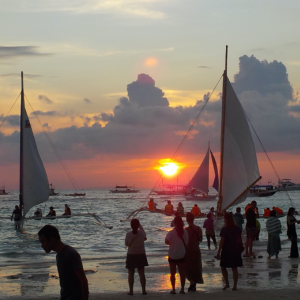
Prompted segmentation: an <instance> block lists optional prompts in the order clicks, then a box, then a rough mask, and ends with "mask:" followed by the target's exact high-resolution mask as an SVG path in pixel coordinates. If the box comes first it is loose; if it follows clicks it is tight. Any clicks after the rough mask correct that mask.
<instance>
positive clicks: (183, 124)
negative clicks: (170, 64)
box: [36, 56, 300, 159]
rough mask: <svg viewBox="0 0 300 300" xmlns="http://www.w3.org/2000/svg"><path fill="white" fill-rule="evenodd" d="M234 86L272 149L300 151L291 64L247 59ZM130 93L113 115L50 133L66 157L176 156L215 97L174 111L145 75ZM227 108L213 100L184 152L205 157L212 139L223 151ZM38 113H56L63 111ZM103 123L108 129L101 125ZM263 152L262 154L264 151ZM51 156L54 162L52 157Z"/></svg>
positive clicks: (242, 60)
mask: <svg viewBox="0 0 300 300" xmlns="http://www.w3.org/2000/svg"><path fill="white" fill-rule="evenodd" d="M232 84H233V87H234V89H235V91H236V93H237V95H238V97H239V99H240V101H241V103H242V105H243V107H244V109H245V111H246V113H247V115H248V117H249V119H250V121H251V123H252V124H253V126H254V128H255V129H256V131H257V133H258V134H259V137H260V139H261V140H262V141H263V143H264V146H265V148H266V149H267V151H269V152H271V151H293V152H294V153H295V152H299V149H300V139H299V128H300V118H299V117H297V115H298V114H297V112H299V110H300V108H299V107H300V105H299V104H297V105H293V106H290V104H291V102H293V101H295V98H294V96H293V95H295V93H293V88H292V86H291V84H290V82H289V80H288V74H287V70H286V68H285V66H284V65H283V64H282V63H280V62H277V61H273V62H270V63H269V62H267V61H264V60H263V61H259V60H258V59H257V58H255V57H254V56H250V57H248V56H242V57H241V58H240V69H239V72H238V73H237V74H236V75H235V76H234V82H233V83H232ZM127 91H128V96H127V97H122V98H120V99H119V103H118V105H117V106H116V107H115V108H114V109H113V111H112V113H104V112H102V113H101V112H99V113H95V115H94V116H90V115H89V116H88V117H87V116H84V115H83V116H80V117H81V118H82V120H83V122H84V126H82V127H76V126H71V127H67V128H61V129H58V130H55V131H53V132H50V133H49V135H50V137H51V139H52V140H53V142H54V143H55V144H56V147H57V149H58V151H59V152H60V153H62V157H67V158H68V159H85V158H86V159H88V158H91V157H93V156H94V155H98V154H100V153H101V154H107V155H109V154H122V155H129V156H130V155H132V156H134V157H135V158H137V157H139V156H140V157H151V156H152V155H156V154H159V155H161V156H163V155H166V156H171V155H172V154H173V153H174V151H175V149H176V148H177V147H178V145H179V143H180V142H181V140H182V136H183V135H184V133H185V132H186V130H187V129H188V128H189V126H190V124H191V121H192V120H194V118H195V117H196V115H197V114H198V112H199V111H200V109H201V108H202V106H203V104H204V102H205V101H206V100H207V98H208V97H209V96H210V95H209V93H208V94H206V95H204V97H203V99H202V100H198V101H197V103H196V105H195V106H177V107H170V105H169V101H168V99H167V98H166V97H165V95H164V92H163V91H162V90H161V89H160V88H158V87H156V86H155V81H154V79H152V78H151V77H150V76H148V75H146V74H140V75H139V76H138V78H137V80H136V81H134V82H132V83H130V84H128V86H127ZM221 107H222V105H221V94H220V95H219V99H218V100H216V101H213V102H208V104H207V105H206V108H205V110H204V111H203V113H202V114H201V116H200V118H199V120H198V121H197V122H196V125H195V128H194V130H193V134H192V136H191V137H190V139H188V140H187V142H186V143H185V145H184V147H183V149H182V152H181V153H188V154H198V153H199V154H200V153H204V152H205V151H206V149H207V144H208V141H210V142H211V148H212V149H213V150H214V151H218V150H219V140H220V127H221V124H220V123H221ZM38 113H39V114H40V115H42V114H44V115H54V114H56V113H57V112H55V111H52V112H51V111H50V112H40V111H39V112H38ZM298 116H299V115H298ZM102 122H104V123H105V126H104V125H103V126H102V125H101V124H100V123H102ZM36 137H37V140H38V143H39V145H41V146H40V147H42V151H45V153H47V151H49V146H48V145H47V146H46V139H44V138H43V137H42V134H38V135H37V136H36ZM257 150H258V151H262V149H260V148H259V147H258V148H257ZM44 156H45V155H44ZM46 157H48V159H50V158H49V157H50V155H49V156H47V155H46Z"/></svg>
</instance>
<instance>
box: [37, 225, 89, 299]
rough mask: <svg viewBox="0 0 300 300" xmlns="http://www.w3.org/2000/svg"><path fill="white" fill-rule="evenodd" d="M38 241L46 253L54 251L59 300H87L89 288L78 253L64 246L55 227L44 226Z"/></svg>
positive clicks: (39, 233)
mask: <svg viewBox="0 0 300 300" xmlns="http://www.w3.org/2000/svg"><path fill="white" fill-rule="evenodd" d="M38 236H39V241H40V242H41V245H42V248H43V249H44V250H45V252H46V253H49V252H51V251H52V250H53V251H55V252H56V253H57V254H56V264H57V270H58V275H59V282H60V287H61V289H60V300H88V298H89V287H88V281H87V278H86V276H85V273H84V270H83V266H82V261H81V257H80V255H79V253H78V252H77V251H76V250H75V249H74V248H73V247H71V246H69V245H66V244H64V243H63V242H62V241H61V239H60V235H59V232H58V230H57V228H56V227H54V226H52V225H45V226H44V227H43V228H42V229H41V230H40V231H39V232H38Z"/></svg>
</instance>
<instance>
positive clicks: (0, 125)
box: [0, 93, 21, 128]
mask: <svg viewBox="0 0 300 300" xmlns="http://www.w3.org/2000/svg"><path fill="white" fill-rule="evenodd" d="M20 96H21V93H20V94H19V96H18V97H17V99H16V100H15V102H14V103H13V105H12V107H11V108H10V109H9V111H8V113H7V114H6V116H5V118H4V119H3V120H2V122H1V124H0V128H1V127H2V125H3V123H4V122H5V121H6V119H7V117H8V115H9V113H10V112H11V110H12V109H13V107H14V106H15V104H16V102H17V101H18V99H19V98H20Z"/></svg>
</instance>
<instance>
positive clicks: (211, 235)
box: [203, 214, 217, 250]
mask: <svg viewBox="0 0 300 300" xmlns="http://www.w3.org/2000/svg"><path fill="white" fill-rule="evenodd" d="M203 228H205V235H206V239H207V247H208V250H210V239H212V241H213V243H214V245H215V249H217V241H216V235H215V228H214V219H213V218H212V216H211V214H207V219H206V220H205V221H204V224H203Z"/></svg>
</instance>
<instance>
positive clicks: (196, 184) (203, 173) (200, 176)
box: [189, 147, 209, 194]
mask: <svg viewBox="0 0 300 300" xmlns="http://www.w3.org/2000/svg"><path fill="white" fill-rule="evenodd" d="M208 177H209V147H208V149H207V152H206V155H205V157H204V159H203V162H202V164H201V165H200V167H199V168H198V170H197V172H196V173H195V175H194V177H193V178H192V180H191V181H190V182H189V185H190V186H191V187H192V188H194V189H197V190H201V191H203V192H204V193H206V194H208Z"/></svg>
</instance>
